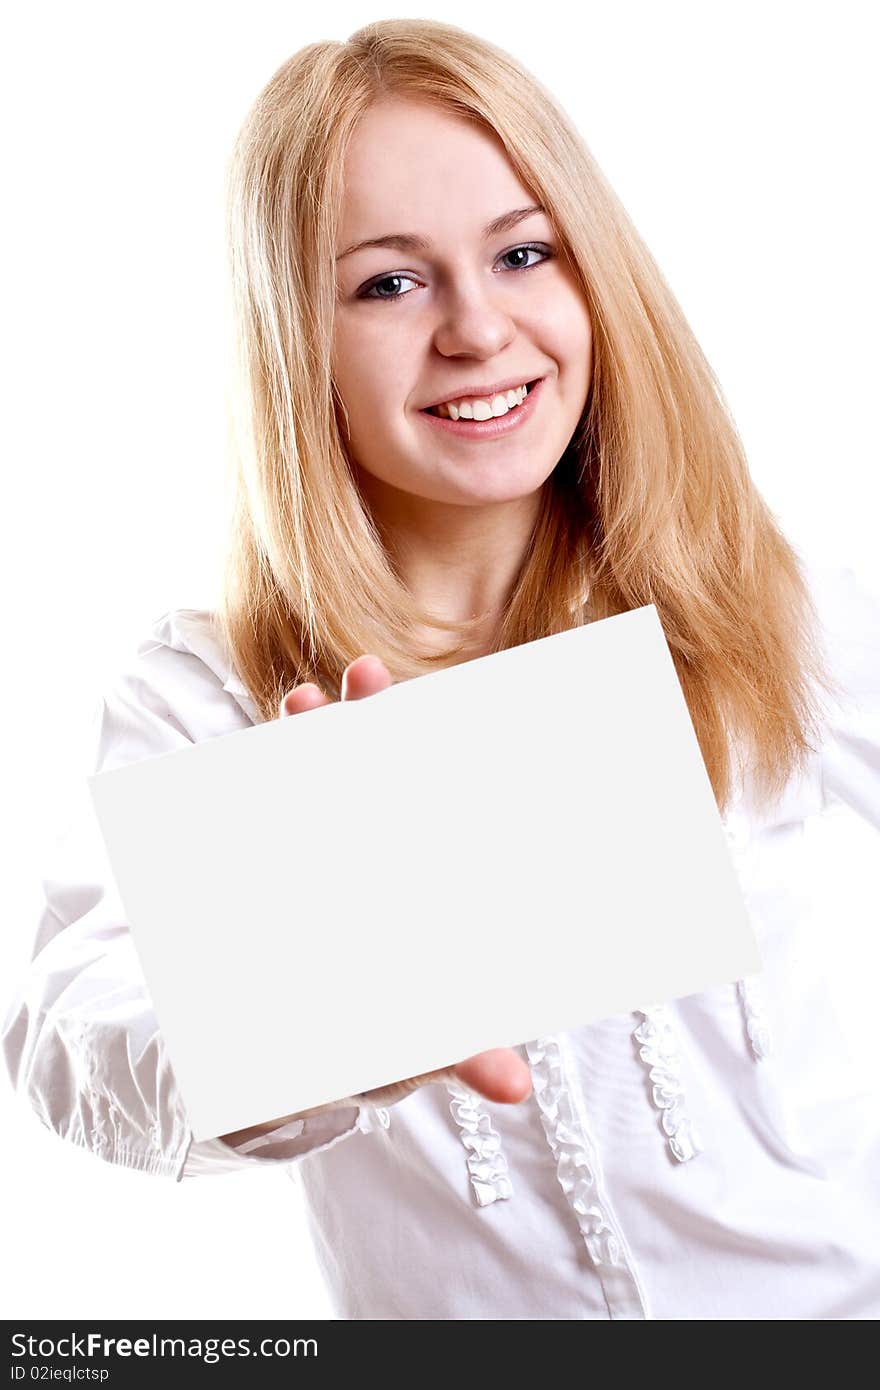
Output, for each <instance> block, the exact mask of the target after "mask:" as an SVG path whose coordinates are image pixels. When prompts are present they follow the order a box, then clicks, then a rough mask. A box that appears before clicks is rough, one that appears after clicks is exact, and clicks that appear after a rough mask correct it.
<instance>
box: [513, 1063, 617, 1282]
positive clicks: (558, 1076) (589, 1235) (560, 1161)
mask: <svg viewBox="0 0 880 1390" xmlns="http://www.w3.org/2000/svg"><path fill="white" fill-rule="evenodd" d="M525 1047H526V1055H527V1057H528V1060H529V1065H530V1067H531V1071H532V1084H533V1089H534V1093H535V1099H536V1100H537V1102H538V1106H539V1108H540V1112H541V1123H542V1125H543V1127H544V1133H545V1135H546V1136H547V1143H548V1144H549V1146H550V1148H551V1150H552V1152H553V1156H554V1158H555V1160H556V1176H557V1178H558V1179H559V1184H560V1186H561V1188H562V1190H563V1192H564V1193H565V1196H566V1198H567V1199H568V1202H569V1204H570V1206H571V1208H572V1210H573V1211H574V1214H575V1216H576V1217H577V1223H578V1226H579V1228H580V1232H581V1235H582V1237H583V1240H584V1244H585V1245H586V1247H587V1250H588V1251H589V1255H590V1258H591V1260H592V1261H593V1264H594V1265H596V1266H597V1267H602V1266H605V1265H614V1266H626V1264H627V1261H626V1257H625V1255H624V1252H623V1249H622V1247H621V1242H620V1240H619V1239H618V1235H617V1232H616V1230H615V1228H614V1224H613V1221H612V1219H611V1216H610V1213H609V1212H608V1211H607V1210H606V1206H605V1198H604V1194H603V1193H602V1191H601V1181H600V1176H599V1162H598V1159H597V1157H596V1151H595V1147H594V1145H593V1143H592V1140H591V1139H590V1137H589V1135H588V1134H587V1133H586V1131H585V1129H584V1127H583V1125H582V1124H581V1121H580V1118H579V1116H578V1114H577V1112H576V1110H575V1107H574V1104H573V1101H572V1097H571V1093H570V1091H569V1088H568V1085H567V1082H566V1079H565V1072H564V1068H563V1062H562V1056H561V1053H560V1047H559V1042H558V1040H557V1038H555V1037H544V1038H537V1039H536V1040H535V1041H534V1042H530V1043H526V1045H525Z"/></svg>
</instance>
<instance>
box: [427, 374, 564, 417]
mask: <svg viewBox="0 0 880 1390" xmlns="http://www.w3.org/2000/svg"><path fill="white" fill-rule="evenodd" d="M539 381H543V377H535V380H534V381H527V382H526V383H525V386H526V394H525V396H524V397H523V399H522V401H520V403H519V405H509V406H508V407H507V410H506V411H504V412H503V413H502V414H501V415H490V416H489V419H490V420H503V419H504V415H511V414H513V413H514V412H515V411H517V410H519V408H520V405H523V404H525V401H526V399H527V397H528V395H529V393H530V392H531V389H532V387H533V386H537V384H538V382H539ZM442 404H444V405H445V402H442ZM422 413H423V414H424V415H436V416H437V418H438V419H440V420H449V419H451V416H449V415H441V414H440V407H439V406H436V405H431V406H426V408H425V409H424V411H423V412H422Z"/></svg>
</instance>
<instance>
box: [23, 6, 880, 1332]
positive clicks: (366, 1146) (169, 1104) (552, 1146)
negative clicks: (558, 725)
mask: <svg viewBox="0 0 880 1390" xmlns="http://www.w3.org/2000/svg"><path fill="white" fill-rule="evenodd" d="M229 206H230V222H229V233H230V244H231V252H232V256H231V264H232V275H233V288H234V302H235V306H236V314H237V326H238V337H237V342H238V348H239V383H240V387H241V390H240V392H239V393H238V396H237V403H236V410H235V412H234V433H235V439H236V441H237V448H236V454H235V457H236V462H237V473H236V478H237V493H236V505H235V509H234V518H233V521H234V524H233V527H232V530H231V536H230V546H229V566H228V572H227V576H226V583H225V588H224V592H223V595H222V602H221V604H220V605H219V608H218V611H217V612H216V613H215V612H207V611H202V610H192V609H180V610H175V611H173V612H170V613H168V614H166V615H164V616H163V617H162V618H161V619H160V620H159V621H158V622H157V623H156V625H155V626H154V628H153V630H152V632H151V633H150V634H149V637H148V638H147V639H146V640H145V641H144V642H143V643H142V644H141V646H140V647H139V649H138V652H137V655H136V658H135V659H134V660H133V661H132V665H131V669H130V670H127V671H125V672H123V673H121V675H120V677H119V680H118V682H117V684H116V685H115V687H114V688H113V689H112V690H111V691H109V692H108V693H107V694H106V696H105V697H104V698H103V699H102V701H101V709H100V715H99V719H98V739H97V755H96V758H95V759H94V763H93V769H92V770H95V771H101V770H106V769H109V768H110V767H113V766H118V765H121V764H123V763H126V762H129V761H132V760H134V759H136V758H143V757H148V756H154V755H157V754H159V753H163V752H168V751H171V750H173V749H175V748H180V747H184V746H186V745H187V744H188V743H192V742H196V741H199V740H201V739H203V738H210V737H216V736H218V735H221V734H224V733H229V732H233V731H235V730H236V729H241V728H244V727H247V726H248V725H249V724H252V723H254V722H260V721H263V720H267V719H272V718H275V717H278V716H279V715H280V714H284V715H298V716H300V717H302V716H304V715H305V714H307V713H308V711H309V710H311V709H312V708H314V707H315V706H317V705H319V704H321V703H324V702H326V701H328V700H335V699H339V698H342V699H358V698H364V697H369V698H378V699H381V698H382V697H381V691H382V690H383V689H384V688H386V687H387V686H388V685H389V684H390V683H391V682H392V681H398V680H406V679H411V678H414V677H418V676H419V675H421V674H423V673H425V672H428V671H431V670H433V669H436V668H437V667H438V666H444V665H449V664H452V663H454V662H456V661H464V660H470V659H473V658H475V657H478V656H481V655H483V654H487V653H490V652H493V651H500V650H503V649H505V648H508V647H511V646H514V645H517V644H520V643H524V642H529V641H531V640H534V639H537V638H540V637H543V636H546V635H549V634H551V633H554V632H560V631H563V630H565V629H567V628H569V627H571V626H573V625H575V624H579V623H584V622H591V621H595V620H597V619H601V618H604V617H608V616H611V615H612V614H615V613H619V612H622V611H625V610H628V609H631V608H634V607H639V606H642V605H644V604H647V603H653V604H655V605H656V607H657V610H658V613H659V615H660V617H661V621H662V623H663V628H664V631H665V635H666V638H667V641H668V643H669V647H670V651H671V653H672V656H673V659H674V661H675V663H676V669H677V672H678V675H679V678H680V680H681V684H682V688H683V691H684V693H685V696H686V699H687V701H688V705H689V708H690V712H691V716H692V719H693V723H694V727H695V730H696V733H697V736H698V739H699V742H700V746H701V749H702V753H703V757H704V760H705V764H706V768H707V771H708V774H709V777H710V779H711V783H712V786H713V789H714V792H715V795H716V799H717V804H718V807H719V811H720V813H721V815H722V817H723V819H724V824H725V826H726V829H727V833H728V838H729V842H730V847H731V851H732V853H733V855H734V858H735V861H736V864H737V867H738V871H739V875H740V881H741V884H742V888H743V893H744V896H745V899H746V902H747V904H748V906H749V909H750V911H751V914H752V921H753V924H754V927H755V930H756V933H757V934H758V938H759V942H760V945H761V951H762V959H763V961H764V969H763V971H762V973H761V976H760V977H758V978H753V979H749V980H741V981H737V982H733V983H731V984H730V985H729V986H724V987H722V988H716V989H712V990H708V991H706V992H703V993H701V994H696V995H691V996H689V997H687V998H683V999H677V1000H673V1001H669V1002H666V1003H658V1004H656V1005H653V1006H650V1007H646V1008H645V1009H644V1010H640V1011H637V1012H636V1013H633V1014H626V1015H622V1016H616V1017H613V1018H609V1019H606V1020H604V1021H602V1022H601V1023H598V1024H593V1025H590V1026H588V1027H584V1028H582V1029H579V1030H576V1031H574V1032H570V1033H564V1034H560V1035H558V1036H547V1037H542V1038H537V1039H532V1040H527V1041H524V1042H523V1043H522V1044H521V1045H520V1046H519V1047H516V1048H512V1049H501V1048H499V1049H494V1050H493V1051H491V1052H487V1053H484V1054H480V1055H479V1056H478V1057H474V1058H469V1059H463V1060H461V1061H459V1063H458V1064H456V1065H451V1066H450V1068H449V1069H448V1070H445V1071H441V1072H436V1073H431V1074H430V1075H428V1076H422V1077H416V1078H410V1079H409V1080H406V1081H397V1080H393V1079H391V1078H389V1085H388V1086H387V1087H383V1088H379V1089H377V1090H376V1091H374V1092H369V1093H367V1094H365V1095H361V1096H349V1097H345V1098H343V1099H340V1100H339V1101H338V1102H335V1103H333V1104H331V1105H327V1106H319V1107H315V1109H313V1110H310V1111H305V1112H302V1113H301V1114H299V1115H289V1116H275V1117H273V1116H267V1117H266V1119H265V1122H264V1123H263V1124H260V1125H256V1126H254V1127H253V1128H251V1129H248V1130H245V1131H241V1132H239V1133H236V1134H227V1135H223V1136H218V1137H217V1138H215V1139H211V1140H208V1141H204V1142H199V1143H196V1142H193V1138H192V1134H191V1132H190V1130H189V1127H188V1123H187V1116H186V1112H185V1109H184V1107H183V1105H182V1102H181V1099H180V1096H179V1094H178V1091H177V1087H176V1083H175V1078H174V1074H173V1071H172V1069H171V1066H170V1064H169V1059H168V1057H167V1054H166V1051H165V1048H164V1045H163V1040H162V1037H161V1035H160V1033H159V1031H158V1028H157V1024H156V1019H155V1016H154V1014H153V1011H152V1007H151V1004H150V1001H149V998H148V996H147V994H146V991H145V989H144V984H143V980H142V978H141V975H140V971H139V968H138V965H137V959H136V956H135V954H134V951H133V947H132V942H131V938H130V934H129V930H128V926H127V924H126V922H125V916H124V912H123V910H122V907H121V904H120V903H119V901H118V898H117V896H116V893H115V889H114V887H113V883H112V875H111V873H110V870H109V866H108V865H107V864H106V861H105V859H104V857H103V851H102V846H101V843H100V838H99V836H98V832H97V829H96V826H95V825H94V823H93V821H92V819H91V817H90V816H89V815H88V814H87V813H85V812H84V815H83V820H82V822H81V823H78V824H77V826H76V828H75V830H76V833H75V834H74V835H72V836H71V837H70V839H69V840H68V841H67V842H66V843H65V844H63V845H62V846H61V847H60V849H59V859H58V861H57V862H56V863H55V864H54V865H53V866H52V869H51V872H50V873H49V874H48V875H47V877H46V880H45V889H46V909H45V913H44V915H43V917H42V920H41V922H40V926H39V930H38V933H37V939H36V943H35V949H34V954H33V962H32V965H31V968H30V972H29V975H28V976H27V978H26V979H25V980H24V981H23V982H22V985H21V989H20V992H19V995H18V996H17V998H16V1000H15V1001H14V1003H13V1007H12V1009H11V1011H10V1013H9V1015H8V1017H7V1022H6V1029H5V1036H4V1044H5V1054H6V1058H7V1065H8V1067H9V1071H10V1074H11V1076H12V1078H13V1082H14V1084H15V1085H16V1086H17V1088H18V1090H19V1091H20V1093H21V1094H22V1095H23V1096H25V1097H27V1099H28V1100H29V1101H30V1103H31V1104H32V1105H33V1106H34V1108H35V1109H36V1111H37V1113H38V1114H39V1116H40V1118H41V1119H42V1120H43V1121H44V1123H46V1124H47V1125H49V1126H50V1127H51V1128H52V1129H54V1130H55V1131H56V1132H57V1133H58V1134H59V1135H62V1136H64V1137H66V1138H68V1139H70V1140H72V1141H73V1142H74V1143H77V1144H81V1145H84V1146H85V1147H87V1148H89V1149H90V1150H92V1151H93V1152H94V1153H95V1154H97V1155H98V1156H100V1157H103V1158H105V1159H107V1160H109V1161H111V1162H116V1163H123V1164H127V1165H130V1166H133V1167H137V1168H141V1169H143V1170H145V1171H149V1172H153V1173H156V1174H163V1175H167V1176H170V1177H174V1178H176V1179H180V1178H181V1177H185V1176H188V1175H190V1174H199V1173H210V1172H218V1173H219V1172H225V1171H228V1170H230V1169H233V1168H240V1167H242V1166H248V1165H251V1166H255V1165H258V1164H265V1163H281V1164H286V1165H288V1172H289V1173H290V1175H291V1177H292V1178H295V1179H299V1180H300V1181H301V1183H302V1188H303V1191H304V1194H305V1197H306V1201H307V1204H308V1210H309V1213H310V1222H311V1227H312V1231H313V1234H314V1239H315V1245H316V1250H317V1254H318V1258H319V1261H320V1263H321V1266H322V1268H323V1270H324V1271H325V1274H326V1277H327V1280H328V1284H329V1287H330V1289H331V1292H332V1294H333V1297H334V1300H335V1304H336V1308H337V1311H338V1313H339V1315H340V1316H341V1317H344V1318H380V1319H386V1318H387V1319H395V1318H401V1319H415V1318H424V1319H436V1318H454V1319H460V1318H480V1319H485V1318H500V1319H511V1318H516V1319H581V1318H667V1317H668V1318H713V1319H714V1318H752V1317H754V1318H767V1317H771V1318H823V1319H824V1318H868V1317H876V1316H878V1315H880V1242H878V1241H877V1239H876V1232H877V1228H878V1221H877V1217H878V1210H877V1208H878V1197H877V1194H878V1191H880V1182H878V1179H880V1134H878V1106H877V1099H878V1096H877V1084H876V1080H875V1077H874V1072H875V1068H874V1066H873V1065H871V1064H870V1059H866V1058H864V1057H862V1056H860V1055H859V1054H858V1052H857V1050H856V1049H855V1047H854V1043H853V1039H854V1034H853V1032H852V1031H850V1032H847V1029H846V1026H845V1023H844V1021H843V1020H842V1018H841V1015H840V1014H839V1012H838V1011H837V1009H836V1007H835V1002H834V998H835V997H834V996H833V995H832V991H831V986H830V983H829V978H830V975H829V957H830V955H831V953H834V952H835V951H843V949H844V937H845V933H841V929H840V924H839V923H837V922H834V923H832V922H830V921H826V922H822V921H821V920H820V921H818V922H817V921H816V920H815V914H814V913H813V911H812V889H811V885H815V884H816V883H817V882H818V879H817V877H816V876H817V875H821V874H822V873H823V872H824V871H825V865H826V862H827V861H825V860H823V859H822V857H821V855H819V856H818V857H817V856H816V854H815V852H814V853H813V854H812V855H811V856H808V855H807V854H806V852H805V838H804V827H805V824H806V823H807V822H808V821H810V822H812V823H815V822H818V823H820V824H824V823H825V818H826V813H828V812H830V810H831V808H832V807H845V806H846V805H847V804H848V805H849V806H850V807H851V808H854V809H855V810H856V811H858V812H859V813H860V814H862V815H864V816H866V817H867V818H868V820H869V821H870V822H871V823H872V824H874V825H875V826H878V828H880V731H878V723H880V718H878V711H880V698H878V690H880V681H878V680H877V676H878V674H880V655H878V652H880V620H878V608H877V606H876V605H875V604H874V603H873V601H872V599H871V597H870V596H869V595H868V594H866V593H865V592H864V591H863V590H862V589H860V587H859V585H858V583H857V582H856V581H855V577H854V576H853V575H852V574H851V572H849V571H842V572H838V571H832V572H822V571H820V570H819V569H816V568H814V567H811V566H808V565H807V564H806V563H804V562H802V561H801V560H800V559H799V557H798V556H797V555H796V554H795V552H794V550H793V549H792V547H791V546H790V544H789V543H788V542H787V541H786V540H785V538H784V536H783V535H782V534H781V533H780V530H779V528H778V527H777V525H776V524H775V522H774V519H773V517H772V515H771V513H770V512H769V510H768V508H767V506H766V505H765V503H764V502H763V500H762V499H761V497H760V495H759V494H758V492H757V491H756V489H755V487H754V484H753V483H752V481H751V479H750V476H749V471H748V467H747V463H746V460H745V458H744V455H743V450H742V446H741V443H740V441H739V438H738V436H737V433H736V430H735V427H734V425H733V423H732V421H731V418H730V415H729V412H728V410H727V408H726V406H725V404H724V401H723V397H722V394H721V392H720V389H719V387H718V384H717V382H716V380H715V378H714V377H713V374H712V372H711V369H710V367H709V366H708V364H707V362H706V360H705V358H704V356H703V354H702V352H701V350H700V348H699V346H698V344H697V343H696V341H695V339H694V337H693V334H692V332H691V331H690V329H689V327H688V325H687V323H686V321H685V319H684V317H683V315H682V312H681V309H680V308H679V306H678V304H677V303H676V301H675V298H674V297H673V295H672V293H671V291H670V289H669V287H668V286H667V285H666V283H665V282H664V280H663V278H662V276H661V274H660V272H659V270H658V269H657V267H656V265H655V263H654V261H653V260H652V258H651V256H650V254H649V252H648V251H647V249H646V248H645V246H644V244H643V243H642V242H641V240H640V239H639V237H638V235H637V233H636V231H635V230H634V228H633V226H632V224H631V223H630V221H629V219H628V217H627V215H626V213H625V212H624V210H623V208H622V207H621V205H620V203H619V202H618V201H617V199H616V197H615V196H614V194H613V192H612V191H611V189H610V188H609V187H608V185H607V183H606V182H605V180H604V179H603V177H602V175H601V173H600V171H599V169H598V168H597V167H596V165H595V163H594V161H593V160H592V158H591V156H590V154H589V152H588V150H587V149H586V147H585V145H584V143H583V141H582V139H581V138H580V136H579V135H578V134H577V133H576V131H575V130H574V129H573V128H572V126H571V123H570V122H569V120H568V119H567V118H566V116H565V115H564V113H563V112H562V111H561V110H560V108H559V107H558V105H557V104H556V103H555V102H554V100H553V99H552V98H551V97H550V95H549V94H548V93H547V92H546V91H544V90H543V89H542V88H541V87H540V86H539V84H538V83H537V82H536V81H535V80H534V78H532V77H531V76H530V75H529V74H528V73H527V72H526V71H524V70H523V69H522V68H521V67H520V66H519V65H518V64H517V63H516V62H514V61H513V60H512V59H511V58H510V57H509V56H508V55H507V54H505V53H504V52H502V51H501V50H500V49H498V48H496V47H494V46H492V45H490V44H488V43H486V42H484V41H483V40H481V39H479V38H476V37H475V36H473V35H470V34H466V33H463V32H462V31H460V30H457V29H454V28H451V27H449V26H446V25H443V24H438V23H433V22H430V21H412V20H390V21H387V22H383V23H376V24H371V25H369V26H367V27H366V28H365V29H362V30H361V31H359V32H358V33H356V34H355V35H353V36H352V38H351V39H349V40H348V41H347V42H346V43H316V44H312V45H310V46H308V47H307V48H305V49H303V50H302V51H301V52H299V53H297V54H295V55H294V56H293V58H291V59H290V60H289V61H288V62H287V63H285V64H284V66H283V67H282V68H281V69H280V70H279V71H278V72H277V73H276V74H275V76H274V77H273V78H272V80H271V81H270V82H269V84H268V85H267V87H266V88H265V90H264V91H263V92H262V93H261V95H260V96H259V98H258V100H257V102H256V103H255V105H254V107H253V109H252V111H251V112H250V114H249V117H248V119H247V121H246V124H245V126H244V129H243V131H242V133H241V136H240V138H239V141H238V143H237V146H236V149H235V152H234V158H233V162H232V168H231V181H230V203H229ZM535 698H536V699H538V700H540V699H541V698H542V694H541V692H540V691H535ZM548 717H552V710H548ZM351 795H352V796H358V797H360V798H361V799H362V803H363V810H364V815H369V813H370V800H369V789H368V788H361V787H352V788H351ZM375 909H376V905H375V904H372V903H370V902H365V903H364V904H363V912H364V922H365V925H367V926H368V924H369V920H370V914H371V912H372V911H373V910H375ZM579 910H580V905H579V904H578V903H572V911H579ZM310 929H311V924H309V923H307V922H304V923H303V930H304V931H308V930H310ZM418 930H419V923H418V914H417V912H414V915H413V932H414V936H415V938H416V946H415V950H416V951H417V950H418V941H417V934H418ZM707 930H711V923H707ZM484 945H485V948H486V949H485V955H484V959H483V964H482V966H481V967H480V972H479V976H478V978H475V977H474V975H473V974H472V973H471V972H469V971H463V974H462V983H461V993H460V996H459V997H457V998H455V999H450V1001H449V1004H450V1008H455V1009H479V1008H480V999H481V990H482V989H483V988H491V976H492V969H491V958H492V953H493V952H494V951H503V950H504V934H503V929H499V928H498V927H497V926H496V925H495V924H493V925H492V926H491V928H487V934H486V940H485V943H484ZM534 957H535V959H534V964H535V969H536V970H540V971H544V972H546V971H550V972H554V971H559V972H562V971H564V970H565V969H566V962H565V960H564V959H562V958H561V957H560V954H559V952H558V951H557V949H556V947H555V946H554V932H553V922H552V921H548V922H544V923H541V924H540V930H539V931H536V936H535V945H534ZM302 983H303V984H304V985H306V986H307V984H308V982H307V981H304V982H302ZM294 1006H295V998H294ZM376 1007H377V1009H380V1008H381V1007H382V1004H381V1001H380V1000H377V1001H376ZM302 1065H303V1066H307V1065H308V1061H307V1059H303V1061H302Z"/></svg>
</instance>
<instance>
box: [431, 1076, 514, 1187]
mask: <svg viewBox="0 0 880 1390" xmlns="http://www.w3.org/2000/svg"><path fill="white" fill-rule="evenodd" d="M446 1089H447V1091H448V1092H449V1094H450V1095H451V1096H452V1101H451V1102H450V1106H449V1109H450V1110H451V1112H452V1115H453V1117H454V1119H455V1122H456V1124H457V1125H458V1127H459V1132H460V1134H461V1142H462V1143H463V1144H464V1147H465V1149H467V1151H468V1158H467V1167H468V1173H469V1175H470V1181H471V1187H472V1188H473V1192H474V1197H475V1199H476V1201H477V1204H478V1206H481V1207H485V1206H488V1205H489V1204H490V1203H491V1202H495V1201H498V1200H499V1198H501V1199H504V1198H507V1197H512V1196H513V1184H512V1183H511V1181H510V1178H509V1177H508V1172H507V1159H506V1157H505V1155H504V1153H503V1152H502V1149H501V1138H500V1136H499V1135H498V1133H497V1131H496V1130H495V1129H493V1127H492V1119H491V1116H490V1115H489V1114H488V1112H487V1111H486V1110H485V1109H484V1107H483V1098H482V1096H480V1095H479V1094H478V1093H477V1092H476V1091H471V1090H469V1089H468V1087H466V1086H461V1085H459V1084H457V1083H456V1082H454V1081H447V1083H446Z"/></svg>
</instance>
